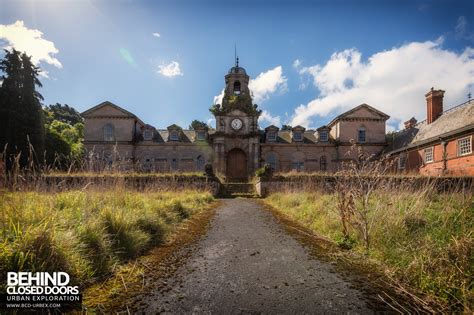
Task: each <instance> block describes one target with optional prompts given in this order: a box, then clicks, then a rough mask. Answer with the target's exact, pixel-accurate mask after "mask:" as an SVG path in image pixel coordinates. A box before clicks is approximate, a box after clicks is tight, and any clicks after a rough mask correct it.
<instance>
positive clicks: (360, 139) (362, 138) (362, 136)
mask: <svg viewBox="0 0 474 315" xmlns="http://www.w3.org/2000/svg"><path fill="white" fill-rule="evenodd" d="M357 142H359V143H365V128H360V129H359V133H358V135H357Z"/></svg>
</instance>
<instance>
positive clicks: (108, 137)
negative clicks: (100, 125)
mask: <svg viewBox="0 0 474 315" xmlns="http://www.w3.org/2000/svg"><path fill="white" fill-rule="evenodd" d="M114 140H115V135H114V126H113V125H111V124H107V125H105V126H104V141H114Z"/></svg>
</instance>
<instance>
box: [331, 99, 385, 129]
mask: <svg viewBox="0 0 474 315" xmlns="http://www.w3.org/2000/svg"><path fill="white" fill-rule="evenodd" d="M389 118H390V116H388V115H387V114H385V113H383V112H381V111H379V110H377V109H375V108H373V107H372V106H370V105H367V104H361V105H359V106H357V107H354V108H353V109H351V110H349V111H347V112H345V113H342V114H340V115H339V116H337V117H336V118H334V119H333V120H332V121H331V122H330V123H329V124H328V127H331V126H332V125H333V124H334V123H336V122H337V121H338V120H342V119H383V120H387V119H389Z"/></svg>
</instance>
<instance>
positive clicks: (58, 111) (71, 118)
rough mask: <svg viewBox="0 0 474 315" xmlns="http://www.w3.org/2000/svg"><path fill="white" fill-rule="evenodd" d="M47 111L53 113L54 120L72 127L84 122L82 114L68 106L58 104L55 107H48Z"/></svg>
mask: <svg viewBox="0 0 474 315" xmlns="http://www.w3.org/2000/svg"><path fill="white" fill-rule="evenodd" d="M45 110H46V111H47V112H48V113H51V118H52V119H54V120H59V121H61V122H64V123H67V124H69V125H71V126H74V125H75V124H77V123H82V122H83V118H82V117H81V114H80V113H79V112H78V111H77V110H76V109H75V108H74V107H72V106H69V105H68V104H64V105H61V104H59V103H56V104H54V105H49V106H46V107H45Z"/></svg>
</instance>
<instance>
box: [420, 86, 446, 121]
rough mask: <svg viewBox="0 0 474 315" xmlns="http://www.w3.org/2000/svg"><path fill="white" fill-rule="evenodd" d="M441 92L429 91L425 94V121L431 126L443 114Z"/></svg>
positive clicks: (442, 94) (442, 92)
mask: <svg viewBox="0 0 474 315" xmlns="http://www.w3.org/2000/svg"><path fill="white" fill-rule="evenodd" d="M443 96H444V91H443V90H435V89H433V88H431V90H430V91H429V92H428V93H426V94H425V97H426V120H427V122H428V124H431V123H432V122H434V121H435V120H436V119H438V117H439V116H441V114H442V113H443Z"/></svg>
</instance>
